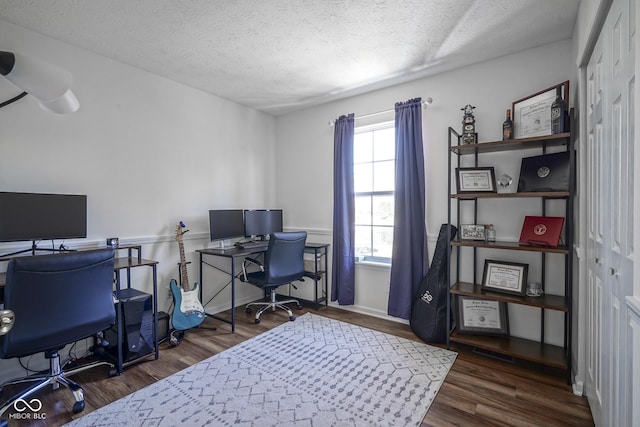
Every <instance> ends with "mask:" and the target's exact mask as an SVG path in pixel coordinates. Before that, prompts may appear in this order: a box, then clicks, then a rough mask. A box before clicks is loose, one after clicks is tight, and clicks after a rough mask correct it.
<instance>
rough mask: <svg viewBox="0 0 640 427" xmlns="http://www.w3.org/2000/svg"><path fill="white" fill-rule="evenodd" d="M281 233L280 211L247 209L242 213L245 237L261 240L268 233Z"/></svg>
mask: <svg viewBox="0 0 640 427" xmlns="http://www.w3.org/2000/svg"><path fill="white" fill-rule="evenodd" d="M277 231H282V209H247V210H245V211H244V235H245V237H258V238H260V239H262V240H264V238H265V237H266V236H268V235H269V233H273V232H277Z"/></svg>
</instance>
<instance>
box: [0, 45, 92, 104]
mask: <svg viewBox="0 0 640 427" xmlns="http://www.w3.org/2000/svg"><path fill="white" fill-rule="evenodd" d="M0 74H2V75H3V76H4V77H5V78H6V79H7V80H9V81H10V82H11V83H13V84H14V85H16V86H17V87H18V88H19V89H22V90H23V91H24V92H22V93H21V94H20V95H18V96H16V97H14V98H11V99H10V100H8V101H5V102H3V103H1V104H0V108H2V107H4V106H6V105H9V104H11V103H13V102H15V101H17V100H19V99H21V98H23V97H24V96H26V95H27V94H30V95H31V96H33V97H35V98H36V99H37V100H38V102H39V103H40V105H41V106H42V108H44V109H45V110H47V111H50V112H52V113H56V114H66V113H73V112H75V111H77V110H78V107H80V103H79V102H78V99H77V98H76V96H75V95H74V94H73V92H71V73H69V72H68V71H66V70H64V69H62V68H59V67H57V66H55V65H52V64H49V63H46V62H43V61H40V60H37V59H35V58H31V57H29V56H26V55H22V54H19V53H12V52H3V51H0Z"/></svg>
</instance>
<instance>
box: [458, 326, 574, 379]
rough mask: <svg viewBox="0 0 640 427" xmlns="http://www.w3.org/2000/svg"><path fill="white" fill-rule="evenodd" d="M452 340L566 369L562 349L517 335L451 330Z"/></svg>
mask: <svg viewBox="0 0 640 427" xmlns="http://www.w3.org/2000/svg"><path fill="white" fill-rule="evenodd" d="M449 339H450V340H451V341H452V342H457V343H460V344H465V345H469V346H472V347H477V348H480V349H483V350H488V351H491V352H494V353H500V354H506V355H508V356H511V357H515V358H517V359H522V360H527V361H529V362H533V363H538V364H541V365H546V366H551V367H554V368H559V369H565V370H566V369H568V365H567V358H566V357H565V354H564V349H563V348H562V347H559V346H555V345H551V344H544V343H540V342H537V341H531V340H526V339H523V338H517V337H510V338H506V337H492V336H487V335H464V334H459V333H458V332H453V333H452V334H451V335H450V337H449Z"/></svg>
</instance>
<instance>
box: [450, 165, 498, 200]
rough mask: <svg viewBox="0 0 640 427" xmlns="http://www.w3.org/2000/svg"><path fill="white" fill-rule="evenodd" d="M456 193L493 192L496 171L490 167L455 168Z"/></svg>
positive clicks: (494, 190)
mask: <svg viewBox="0 0 640 427" xmlns="http://www.w3.org/2000/svg"><path fill="white" fill-rule="evenodd" d="M456 186H457V190H458V193H481V192H486V193H495V192H496V173H495V171H494V169H493V166H491V167H484V168H456Z"/></svg>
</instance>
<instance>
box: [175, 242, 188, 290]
mask: <svg viewBox="0 0 640 427" xmlns="http://www.w3.org/2000/svg"><path fill="white" fill-rule="evenodd" d="M178 246H179V247H180V281H181V282H182V289H184V290H185V291H188V290H189V289H190V288H191V286H189V276H188V275H187V260H186V257H185V256H184V244H183V243H182V240H180V241H178Z"/></svg>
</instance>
